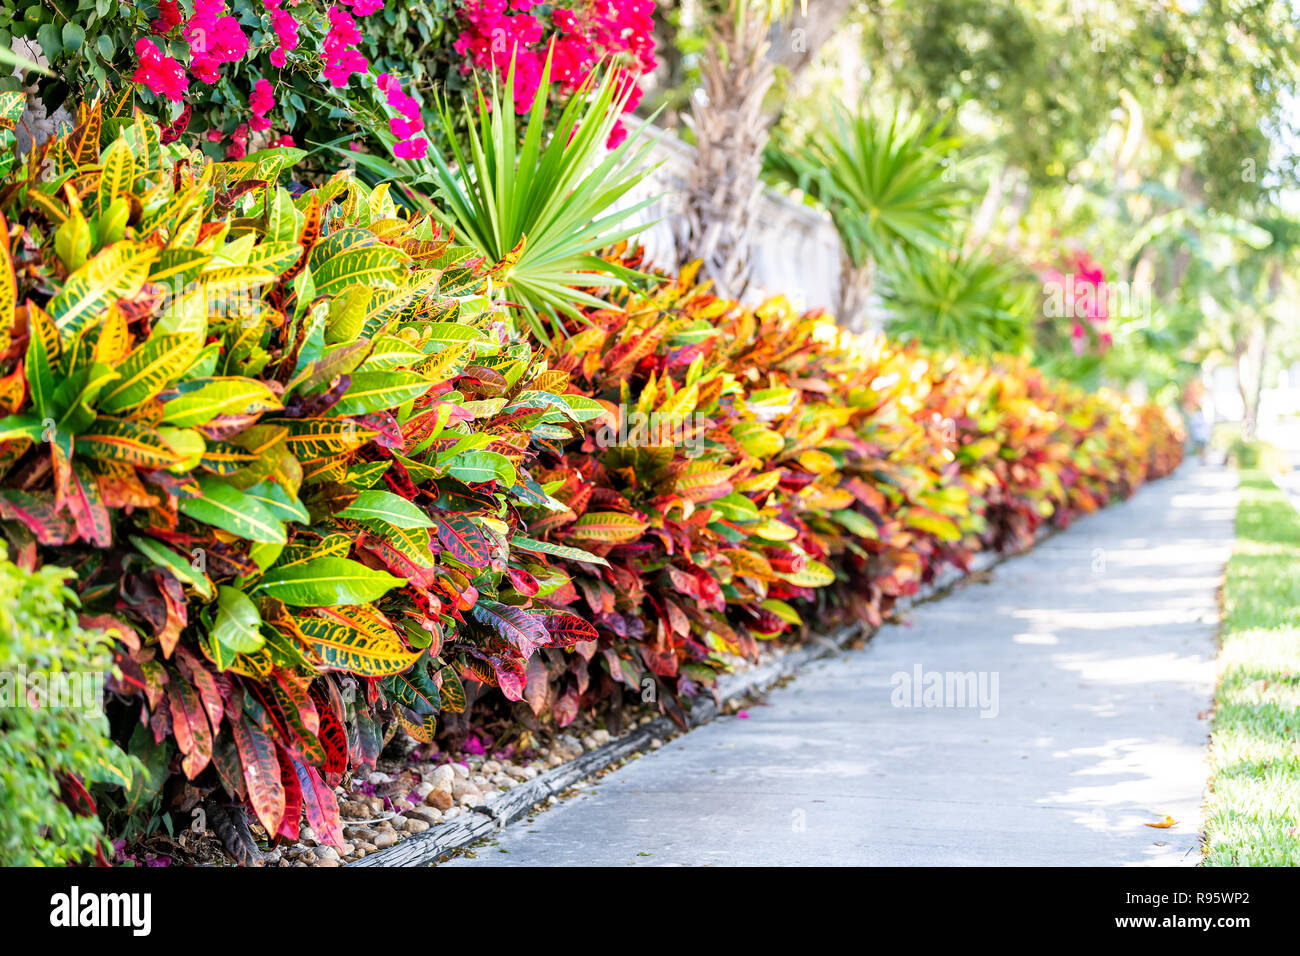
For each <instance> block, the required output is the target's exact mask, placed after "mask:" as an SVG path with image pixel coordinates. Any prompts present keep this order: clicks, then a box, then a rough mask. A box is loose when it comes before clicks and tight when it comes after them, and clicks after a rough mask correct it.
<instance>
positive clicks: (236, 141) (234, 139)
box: [226, 123, 248, 159]
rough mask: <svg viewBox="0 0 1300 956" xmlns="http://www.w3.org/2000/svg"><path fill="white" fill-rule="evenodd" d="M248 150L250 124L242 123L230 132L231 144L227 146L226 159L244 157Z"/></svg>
mask: <svg viewBox="0 0 1300 956" xmlns="http://www.w3.org/2000/svg"><path fill="white" fill-rule="evenodd" d="M247 152H248V124H247V123H240V124H239V125H238V126H236V127H235V131H234V132H233V133H231V134H230V145H228V146H227V147H226V159H243V158H244V154H245V153H247Z"/></svg>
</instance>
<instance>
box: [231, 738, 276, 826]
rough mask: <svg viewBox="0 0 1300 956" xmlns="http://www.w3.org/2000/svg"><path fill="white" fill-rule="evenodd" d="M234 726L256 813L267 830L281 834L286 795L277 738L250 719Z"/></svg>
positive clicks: (246, 781) (246, 782) (245, 781)
mask: <svg viewBox="0 0 1300 956" xmlns="http://www.w3.org/2000/svg"><path fill="white" fill-rule="evenodd" d="M231 729H232V730H233V731H234V733H235V745H236V746H237V747H238V748H239V759H240V760H241V761H243V764H244V783H245V784H247V786H248V800H249V803H251V804H252V805H253V812H254V813H255V814H257V819H258V820H260V821H261V822H262V826H263V827H265V828H266V832H267V833H278V832H279V830H280V823H281V822H282V821H283V820H284V805H285V797H284V786H283V785H282V784H281V783H280V761H279V758H278V757H277V756H276V749H275V741H273V740H272V739H271V738H270V737H268V736H267V735H266V733H265V732H264V731H263V730H262V728H260V727H258V726H257V725H256V724H254V723H252V722H251V721H249V720H247V719H243V720H235V721H232V722H231Z"/></svg>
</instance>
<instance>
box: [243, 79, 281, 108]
mask: <svg viewBox="0 0 1300 956" xmlns="http://www.w3.org/2000/svg"><path fill="white" fill-rule="evenodd" d="M248 106H249V108H250V109H251V110H252V111H253V112H254V113H256V114H257V115H258V116H265V115H266V114H267V113H269V112H271V110H272V108H273V107H274V106H275V93H274V92H272V90H271V83H270V81H268V80H266V79H260V80H258V81H257V82H256V83H254V84H253V92H252V94H250V95H249V97H248Z"/></svg>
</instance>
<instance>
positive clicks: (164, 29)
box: [149, 0, 185, 35]
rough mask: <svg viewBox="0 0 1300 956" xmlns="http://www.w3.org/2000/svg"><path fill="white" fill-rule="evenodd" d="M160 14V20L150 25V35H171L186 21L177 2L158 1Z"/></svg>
mask: <svg viewBox="0 0 1300 956" xmlns="http://www.w3.org/2000/svg"><path fill="white" fill-rule="evenodd" d="M158 14H159V16H158V19H157V20H155V21H153V23H151V24H149V32H150V33H154V34H159V35H161V34H163V33H171V31H172V30H174V29H176V28H177V27H178V26H180V25H181V23H183V22H184V20H185V17H184V16H183V15H182V14H181V5H180V4H179V3H178V2H177V0H158Z"/></svg>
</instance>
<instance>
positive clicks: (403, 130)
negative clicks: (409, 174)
mask: <svg viewBox="0 0 1300 956" xmlns="http://www.w3.org/2000/svg"><path fill="white" fill-rule="evenodd" d="M377 84H378V86H379V90H380V92H382V93H383V94H384V101H385V102H386V103H387V104H388V105H389V106H390V107H392V108H393V109H395V110H397V112H398V113H400V114H401V115H400V116H394V117H392V118H391V119H389V121H388V128H389V129H390V130H391V131H392V133H393V135H394V136H396V137H397V138H398V140H399V142H398V143H397V144H396V145H395V146H394V147H393V155H395V156H397V157H398V158H399V159H420V158H423V156H424V154H425V152H426V151H427V150H428V148H429V143H428V140H424V139H414V137H416V136H419V134H420V133H423V132H424V119H423V118H422V117H421V115H420V104H419V103H418V102H416V100H415V97H413V96H409V95H407V94H406V93H403V92H402V84H401V82H400V81H399V80H398V79H397V77H395V76H393V75H392V74H391V73H380V74H379V77H378V79H377Z"/></svg>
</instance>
